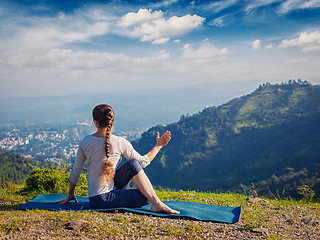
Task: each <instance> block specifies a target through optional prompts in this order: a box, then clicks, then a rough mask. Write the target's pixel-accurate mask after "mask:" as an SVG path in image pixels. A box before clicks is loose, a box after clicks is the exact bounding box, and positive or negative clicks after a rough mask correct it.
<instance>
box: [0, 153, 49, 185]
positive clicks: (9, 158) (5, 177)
mask: <svg viewBox="0 0 320 240" xmlns="http://www.w3.org/2000/svg"><path fill="white" fill-rule="evenodd" d="M51 165H52V164H51ZM49 167H50V164H49V163H42V162H39V161H36V160H32V159H29V158H26V157H22V156H21V155H19V154H15V153H12V152H7V151H3V150H1V149H0V182H1V184H4V183H5V182H21V181H23V180H25V179H26V178H28V177H30V173H31V171H32V169H34V168H49Z"/></svg>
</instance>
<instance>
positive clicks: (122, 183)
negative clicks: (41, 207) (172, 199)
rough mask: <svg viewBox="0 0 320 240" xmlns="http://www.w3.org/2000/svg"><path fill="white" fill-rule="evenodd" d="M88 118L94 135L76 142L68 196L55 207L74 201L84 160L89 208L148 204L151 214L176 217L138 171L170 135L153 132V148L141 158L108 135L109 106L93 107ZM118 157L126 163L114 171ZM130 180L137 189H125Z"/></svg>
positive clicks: (111, 116)
mask: <svg viewBox="0 0 320 240" xmlns="http://www.w3.org/2000/svg"><path fill="white" fill-rule="evenodd" d="M92 115H93V122H94V124H95V126H96V127H97V132H95V133H94V134H92V135H88V136H86V137H85V138H84V139H83V140H82V142H81V143H80V146H79V149H78V153H77V158H76V160H75V162H74V165H73V168H72V171H71V173H70V177H69V179H70V185H69V194H68V197H67V199H64V200H61V201H59V204H63V203H67V202H69V201H70V200H74V201H76V202H78V201H77V198H76V196H75V194H74V190H75V187H76V184H77V182H78V180H79V177H80V173H81V171H82V169H83V165H84V162H85V160H87V170H88V176H87V178H88V195H89V202H90V205H91V207H92V208H115V207H136V206H140V205H146V204H148V203H151V209H150V211H152V212H165V213H174V214H179V211H176V210H173V209H171V208H170V207H168V206H167V205H165V204H164V203H163V202H161V201H160V199H159V198H158V197H157V195H156V193H155V191H154V189H153V187H152V185H151V183H150V181H149V178H148V177H147V175H146V174H145V172H144V171H143V169H142V168H144V167H146V166H148V165H149V164H150V162H151V161H152V160H153V159H154V158H155V156H156V155H157V154H158V152H159V150H160V149H161V148H162V147H164V146H165V145H167V143H168V142H169V141H170V139H171V134H170V132H169V131H166V132H165V133H164V134H163V135H162V137H159V133H157V139H156V140H157V143H156V145H155V146H154V148H153V149H152V150H151V151H150V152H149V153H147V154H146V155H144V156H141V155H140V154H139V153H137V152H136V151H135V150H134V148H133V147H132V145H131V144H130V142H129V141H128V140H126V139H124V138H122V137H117V136H115V135H112V134H111V130H112V126H113V121H114V112H113V109H112V108H111V107H110V106H109V105H106V104H101V105H98V106H96V107H95V108H94V109H93V111H92ZM122 155H123V156H124V157H125V158H127V159H128V160H129V161H128V162H126V163H125V164H124V165H122V166H121V167H120V168H119V169H118V170H116V171H115V169H116V167H117V166H118V165H119V163H120V162H121V156H122ZM131 179H132V180H133V183H134V184H135V185H136V187H137V188H138V189H127V187H128V185H129V181H130V180H131Z"/></svg>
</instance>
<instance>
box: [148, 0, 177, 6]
mask: <svg viewBox="0 0 320 240" xmlns="http://www.w3.org/2000/svg"><path fill="white" fill-rule="evenodd" d="M178 1H179V0H164V1H161V2H157V3H152V4H150V6H151V7H153V8H160V7H169V6H170V5H172V4H174V3H176V2H178Z"/></svg>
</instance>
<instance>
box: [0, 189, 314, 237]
mask: <svg viewBox="0 0 320 240" xmlns="http://www.w3.org/2000/svg"><path fill="white" fill-rule="evenodd" d="M24 184H25V183H22V184H13V183H12V184H7V186H6V187H3V188H1V189H0V210H1V211H0V238H2V237H10V236H11V237H13V236H14V237H15V238H17V239H24V238H26V236H27V237H28V238H30V239H35V238H39V236H42V235H45V236H46V237H48V238H56V239H59V238H66V239H68V238H69V239H77V238H79V239H85V238H88V239H95V238H96V239H101V238H103V237H104V236H109V237H110V238H127V237H130V238H139V237H142V238H146V237H152V238H160V239H162V238H165V237H167V238H171V239H179V238H187V239H205V238H207V237H208V236H215V235H214V234H216V235H219V234H229V233H230V232H232V231H236V230H238V231H240V232H242V233H243V234H253V233H252V230H254V229H256V228H264V229H268V231H269V235H268V236H267V237H266V238H269V239H282V238H289V239H299V237H297V236H296V234H297V231H299V232H301V234H302V235H301V236H304V235H303V234H305V235H306V236H313V235H312V234H318V233H317V232H314V231H316V230H314V229H313V230H312V228H310V226H308V227H306V228H305V229H304V228H303V226H304V225H301V219H303V218H305V217H309V216H311V217H312V218H313V220H314V221H313V222H317V221H318V222H319V220H320V204H319V202H318V201H313V202H311V201H296V200H289V199H273V200H271V199H268V201H269V203H270V204H269V203H263V202H257V203H248V201H247V200H246V199H247V198H248V196H245V195H241V194H232V193H210V192H197V191H170V190H162V191H158V190H157V195H158V196H159V198H160V199H161V200H164V201H189V202H198V203H205V204H214V205H218V206H240V205H242V209H243V210H242V217H241V221H240V222H238V223H236V224H233V225H230V224H218V223H210V222H207V223H203V222H199V221H192V220H189V219H182V220H177V219H166V218H155V217H150V216H145V215H138V214H129V213H119V212H117V211H115V212H114V213H103V212H73V211H71V212H69V211H68V212H67V211H60V212H54V211H48V210H27V211H19V210H16V208H17V207H18V206H20V205H21V204H23V203H24V202H26V201H28V200H30V199H32V198H33V197H35V196H36V195H37V193H34V192H33V193H31V194H29V195H22V194H21V192H23V191H21V190H23V189H24V187H25V186H24ZM72 220H85V221H86V223H85V224H84V225H83V226H82V228H81V229H78V230H68V229H67V227H66V226H67V224H68V223H70V221H72ZM301 226H302V227H301ZM306 226H307V225H306ZM318 228H319V225H318V227H317V228H316V229H318ZM318 231H319V230H318ZM256 235H257V234H256ZM258 235H259V234H258ZM181 236H182V237H181ZM315 236H316V235H315Z"/></svg>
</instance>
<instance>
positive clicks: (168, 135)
mask: <svg viewBox="0 0 320 240" xmlns="http://www.w3.org/2000/svg"><path fill="white" fill-rule="evenodd" d="M170 139H171V133H170V131H166V132H165V133H164V134H163V135H162V137H160V134H159V132H157V144H156V146H160V147H164V146H165V145H167V144H168V142H169V141H170Z"/></svg>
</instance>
